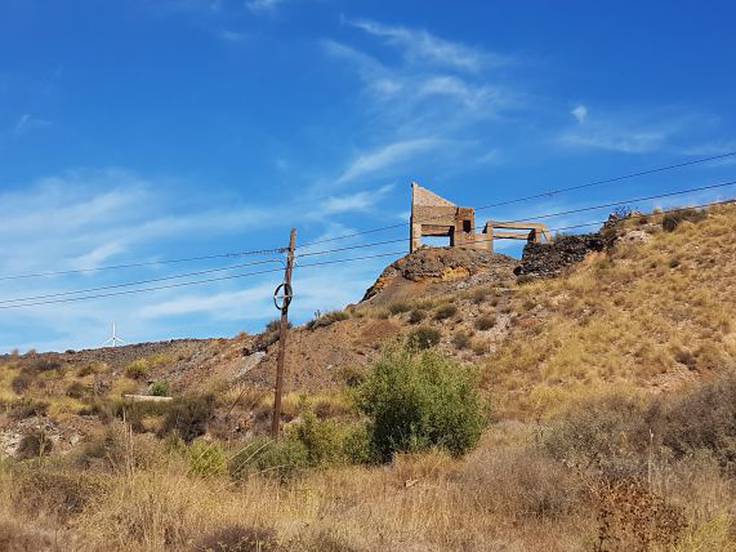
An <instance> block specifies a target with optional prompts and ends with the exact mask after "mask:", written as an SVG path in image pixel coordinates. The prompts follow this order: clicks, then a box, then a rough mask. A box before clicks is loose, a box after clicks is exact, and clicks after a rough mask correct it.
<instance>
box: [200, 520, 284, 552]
mask: <svg viewBox="0 0 736 552" xmlns="http://www.w3.org/2000/svg"><path fill="white" fill-rule="evenodd" d="M276 550H279V546H278V543H277V541H276V533H275V532H274V531H272V530H267V529H254V528H252V527H245V526H243V525H227V526H225V527H222V528H220V529H217V530H215V531H212V532H211V533H209V534H207V535H204V536H203V537H202V538H200V539H199V540H198V541H197V542H196V543H195V544H194V551H195V552H274V551H276Z"/></svg>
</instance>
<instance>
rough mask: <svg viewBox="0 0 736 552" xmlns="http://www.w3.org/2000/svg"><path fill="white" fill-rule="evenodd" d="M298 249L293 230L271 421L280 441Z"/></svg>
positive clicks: (282, 307) (273, 431)
mask: <svg viewBox="0 0 736 552" xmlns="http://www.w3.org/2000/svg"><path fill="white" fill-rule="evenodd" d="M295 249H296V229H295V228H292V229H291V237H290V239H289V250H288V254H287V257H286V271H285V272H284V284H283V286H284V291H285V293H284V300H283V304H282V306H281V326H280V328H279V357H278V361H277V364H276V387H275V391H274V399H273V418H272V419H271V436H272V437H273V438H274V439H278V438H279V435H280V433H281V397H282V394H283V389H284V366H285V362H286V339H287V336H288V334H289V304H290V303H291V295H292V288H291V276H292V273H293V272H294V250H295Z"/></svg>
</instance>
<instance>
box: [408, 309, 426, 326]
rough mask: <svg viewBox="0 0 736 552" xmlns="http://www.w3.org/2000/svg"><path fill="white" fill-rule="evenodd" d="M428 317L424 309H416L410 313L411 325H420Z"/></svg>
mask: <svg viewBox="0 0 736 552" xmlns="http://www.w3.org/2000/svg"><path fill="white" fill-rule="evenodd" d="M426 316H427V313H426V312H424V311H423V310H422V309H414V310H413V311H411V312H410V313H409V324H419V323H420V322H421V321H422V320H424V318H425V317H426Z"/></svg>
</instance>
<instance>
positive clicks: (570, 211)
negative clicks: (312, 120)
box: [299, 180, 736, 257]
mask: <svg viewBox="0 0 736 552" xmlns="http://www.w3.org/2000/svg"><path fill="white" fill-rule="evenodd" d="M733 185H736V180H732V181H728V182H721V183H718V184H709V185H706V186H698V187H695V188H688V189H686V190H678V191H673V192H664V193H661V194H653V195H649V196H644V197H638V198H630V199H625V200H620V201H614V202H609V203H602V204H598V205H592V206H587V207H580V208H576V209H568V210H565V211H557V212H553V213H542V214H539V215H534V216H530V217H527V218H524V219H517V220H507V221H495V222H499V223H501V224H504V223H505V224H510V223H515V222H523V221H525V220H540V219H548V218H556V217H560V216H564V215H571V214H576V213H583V212H587V211H596V210H599V209H606V208H610V207H616V206H621V205H628V204H631V203H637V202H640V201H649V200H653V199H662V198H666V197H674V196H677V195H683V194H689V193H694V192H702V191H706V190H714V189H719V188H725V187H727V186H733ZM729 201H731V200H729ZM603 222H605V221H603ZM601 224H602V222H601ZM405 240H406V238H399V239H396V240H385V241H378V242H371V243H367V244H359V245H352V246H346V247H340V248H334V249H327V250H323V251H311V252H308V253H302V254H300V255H299V257H308V256H318V255H327V254H329V253H335V252H341V251H350V250H352V249H363V248H368V247H375V246H377V245H384V244H389V243H399V242H402V241H405ZM478 241H483V240H477V239H476V243H477V242H478Z"/></svg>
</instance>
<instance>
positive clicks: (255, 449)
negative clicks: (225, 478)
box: [228, 436, 309, 481]
mask: <svg viewBox="0 0 736 552" xmlns="http://www.w3.org/2000/svg"><path fill="white" fill-rule="evenodd" d="M307 467H309V461H308V451H307V448H306V447H305V446H304V443H302V442H301V441H299V440H298V439H295V438H293V437H291V436H286V437H285V438H283V439H281V440H279V441H274V440H273V439H269V438H265V437H264V438H259V439H254V440H253V441H251V442H250V443H249V444H248V446H246V447H245V448H244V449H243V450H241V451H240V452H238V453H237V454H236V455H235V456H233V458H232V459H231V460H230V463H229V464H228V471H229V473H230V477H232V478H233V479H236V480H238V479H246V478H248V477H250V476H252V475H256V474H260V475H265V476H269V477H275V478H277V479H280V480H281V481H287V480H289V479H292V478H293V477H295V476H296V475H297V474H298V473H299V472H300V471H302V470H304V469H305V468H307Z"/></svg>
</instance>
